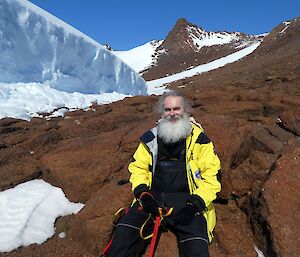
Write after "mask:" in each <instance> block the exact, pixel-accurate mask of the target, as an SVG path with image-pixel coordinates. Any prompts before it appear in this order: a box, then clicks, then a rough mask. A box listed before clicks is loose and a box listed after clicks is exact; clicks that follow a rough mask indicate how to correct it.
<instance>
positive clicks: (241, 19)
mask: <svg viewBox="0 0 300 257" xmlns="http://www.w3.org/2000/svg"><path fill="white" fill-rule="evenodd" d="M30 1H31V2H32V3H34V4H36V5H38V6H39V7H41V8H42V9H44V10H46V11H48V12H50V13H51V14H53V15H55V16H56V17H58V18H60V19H61V20H63V21H65V22H67V23H68V24H70V25H72V26H73V27H75V28H77V29H78V30H80V31H81V32H83V33H85V34H87V35H88V36H90V37H91V38H93V39H95V40H96V41H98V42H99V43H101V44H104V43H108V44H109V45H110V46H111V47H113V48H114V49H115V50H129V49H132V48H134V47H136V46H139V45H142V44H144V43H146V42H148V41H150V40H153V39H164V38H165V37H166V36H167V34H168V32H169V31H170V30H171V29H172V28H173V26H174V25H175V23H176V21H177V19H179V18H185V19H187V20H188V21H189V22H191V23H193V24H196V25H198V26H199V27H202V28H204V29H205V30H207V31H229V32H232V31H240V32H244V33H246V34H261V33H265V32H270V31H271V30H272V29H273V28H274V27H276V26H277V25H279V23H281V22H283V21H285V20H289V19H292V18H295V17H297V16H298V17H299V16H300V0H286V1H283V0H251V1H250V0H249V1H243V0H239V1H237V0H215V1H214V0H206V1H204V0H202V1H201V0H185V1H183V0H151V1H149V0H147V1H145V0H30Z"/></svg>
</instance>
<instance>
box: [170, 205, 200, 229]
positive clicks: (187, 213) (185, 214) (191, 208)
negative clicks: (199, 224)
mask: <svg viewBox="0 0 300 257" xmlns="http://www.w3.org/2000/svg"><path fill="white" fill-rule="evenodd" d="M198 211H199V210H198V208H197V207H196V206H195V205H194V204H193V203H190V202H188V203H187V204H186V205H185V207H183V208H182V209H180V210H179V211H178V212H176V213H175V214H174V217H173V221H174V224H175V225H176V224H182V225H188V224H190V223H191V222H192V221H193V219H194V217H195V214H196V213H197V212H198Z"/></svg>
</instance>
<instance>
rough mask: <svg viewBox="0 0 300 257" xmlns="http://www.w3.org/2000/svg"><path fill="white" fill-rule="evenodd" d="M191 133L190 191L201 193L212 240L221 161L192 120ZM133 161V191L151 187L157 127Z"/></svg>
mask: <svg viewBox="0 0 300 257" xmlns="http://www.w3.org/2000/svg"><path fill="white" fill-rule="evenodd" d="M191 124H192V132H191V133H190V135H189V136H188V137H187V139H186V172H187V178H188V185H189V190H190V194H195V195H198V196H200V197H201V198H202V199H203V201H204V203H205V206H206V209H205V210H204V211H203V215H204V217H205V218H206V221H207V230H208V238H209V241H210V242H211V241H212V239H213V234H212V231H213V229H214V227H215V224H216V214H215V209H214V206H213V203H212V201H213V200H214V199H216V194H217V193H218V192H220V190H221V183H220V181H219V179H218V178H219V175H220V174H219V171H220V168H221V167H220V160H219V158H218V156H217V155H216V153H215V151H214V146H213V143H212V142H211V141H210V140H209V138H208V137H207V136H206V135H205V134H204V131H203V129H202V128H201V126H198V125H197V124H195V123H193V122H191ZM141 141H142V142H141V143H140V144H139V146H138V148H137V150H136V152H135V153H134V156H133V158H134V161H133V162H131V163H130V164H129V167H128V169H129V172H130V173H131V176H130V182H131V184H132V190H133V191H134V189H135V188H136V187H137V186H139V185H142V184H145V185H147V186H148V187H149V188H150V189H151V185H152V177H153V175H154V173H155V166H156V162H157V155H158V145H157V127H155V128H152V129H151V130H149V131H147V132H146V133H145V134H144V135H143V136H142V137H141Z"/></svg>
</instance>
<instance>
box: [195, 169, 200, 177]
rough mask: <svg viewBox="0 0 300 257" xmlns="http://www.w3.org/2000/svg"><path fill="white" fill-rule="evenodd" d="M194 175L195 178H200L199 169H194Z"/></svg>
mask: <svg viewBox="0 0 300 257" xmlns="http://www.w3.org/2000/svg"><path fill="white" fill-rule="evenodd" d="M195 177H196V178H197V179H200V178H201V174H200V171H199V170H196V171H195Z"/></svg>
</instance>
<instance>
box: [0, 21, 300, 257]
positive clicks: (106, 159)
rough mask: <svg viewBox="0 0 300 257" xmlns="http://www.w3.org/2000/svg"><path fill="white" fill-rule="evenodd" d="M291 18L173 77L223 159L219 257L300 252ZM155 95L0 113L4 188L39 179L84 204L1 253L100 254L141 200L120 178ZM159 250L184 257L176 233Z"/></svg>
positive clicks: (149, 121) (296, 72)
mask: <svg viewBox="0 0 300 257" xmlns="http://www.w3.org/2000/svg"><path fill="white" fill-rule="evenodd" d="M282 26H283V27H282ZM287 26H288V25H284V24H283V25H280V26H279V27H277V28H275V30H274V31H272V32H271V33H270V35H269V36H268V37H267V38H266V41H265V42H264V43H263V44H262V45H261V46H260V47H259V48H258V49H257V50H256V51H255V52H253V53H252V54H251V55H249V56H247V57H246V58H244V59H243V60H241V61H239V62H237V63H234V64H230V65H228V66H225V67H223V68H222V69H218V70H215V71H212V72H209V73H206V74H202V75H200V76H197V77H193V78H188V79H186V80H183V81H178V82H175V83H173V84H172V85H171V87H172V88H176V89H179V90H181V91H182V92H183V93H185V94H186V95H187V96H188V98H189V99H190V100H191V103H192V105H193V107H194V112H193V116H194V118H195V119H196V120H197V121H198V122H200V123H201V124H202V126H203V127H204V129H205V131H206V133H207V135H208V136H209V137H210V138H211V140H212V141H213V142H214V144H215V148H216V151H217V153H218V155H219V156H220V159H221V162H222V174H223V178H222V186H223V188H222V192H221V193H220V195H219V198H218V200H217V201H216V203H215V206H216V211H217V218H218V220H217V226H216V229H215V239H214V241H213V243H212V244H211V245H210V252H211V256H212V257H225V256H229V257H237V256H241V257H252V256H253V257H255V256H257V254H256V252H255V248H254V246H257V247H258V248H259V249H260V250H262V251H263V252H264V254H265V256H266V257H287V256H288V257H296V256H299V252H300V248H299V247H300V243H299V238H300V236H299V225H300V224H299V222H300V219H299V211H298V210H299V190H298V188H299V183H300V182H299V174H298V170H299V158H300V150H299V149H300V140H299V131H300V128H299V112H298V110H299V107H300V106H299V97H300V86H299V85H300V58H299V54H300V45H299V44H298V43H299V42H300V33H298V32H299V28H300V20H299V19H296V20H293V21H292V22H291V23H290V24H289V26H288V27H287ZM283 28H287V29H285V30H284V31H283ZM282 31H283V32H282ZM280 32H281V33H280ZM274 45H276V47H273V46H274ZM156 101H157V97H155V96H148V97H145V96H139V97H133V98H125V99H124V100H123V101H119V102H116V103H113V104H110V105H102V106H93V109H91V110H89V111H86V112H84V111H76V112H69V113H67V114H66V116H65V117H64V118H53V119H51V120H44V119H38V118H34V119H32V120H31V121H30V122H25V121H22V120H15V119H2V120H0V190H1V191H3V190H5V189H8V188H11V187H13V186H14V185H16V184H19V183H21V182H24V181H28V180H31V179H34V178H42V179H44V180H46V181H48V182H50V183H51V184H53V185H55V186H59V187H61V188H62V189H63V191H64V192H65V194H66V196H67V197H68V198H69V199H70V200H71V201H74V202H77V201H81V202H84V203H85V207H84V208H83V209H82V210H81V211H80V212H79V213H78V214H77V215H75V216H74V215H72V216H67V217H63V218H59V219H58V220H57V222H56V235H55V236H54V237H53V238H51V239H49V240H48V241H47V242H45V243H44V244H42V245H31V246H29V247H23V248H19V249H17V250H16V251H13V252H11V253H2V254H0V257H4V256H5V257H25V256H26V257H27V256H32V257H41V256H43V257H53V256H66V257H71V256H72V257H73V256H85V257H95V256H99V253H100V252H101V250H103V249H104V247H105V245H106V244H107V243H108V241H109V238H110V233H111V231H112V220H113V214H114V212H115V211H116V210H117V209H118V208H119V207H122V206H127V205H129V204H130V202H131V200H132V198H133V195H132V193H131V190H130V185H129V184H125V185H118V181H120V180H124V179H125V180H126V179H128V178H129V174H128V172H127V165H128V163H129V162H130V161H131V157H132V154H133V152H134V150H135V148H136V147H137V145H138V142H139V140H138V138H139V136H140V135H142V134H143V132H144V131H145V130H146V129H149V128H151V127H152V126H155V121H156V120H157V119H158V118H159V117H158V115H157V114H154V113H153V112H152V110H153V107H154V105H155V103H156ZM61 231H64V232H66V235H67V236H66V238H59V237H58V236H57V235H58V234H59V233H60V232H61ZM145 256H146V255H145ZM156 256H159V257H175V256H178V252H177V247H176V239H175V237H174V235H173V234H172V233H170V232H166V233H163V234H162V236H161V240H160V243H159V245H158V249H157V253H156Z"/></svg>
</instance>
